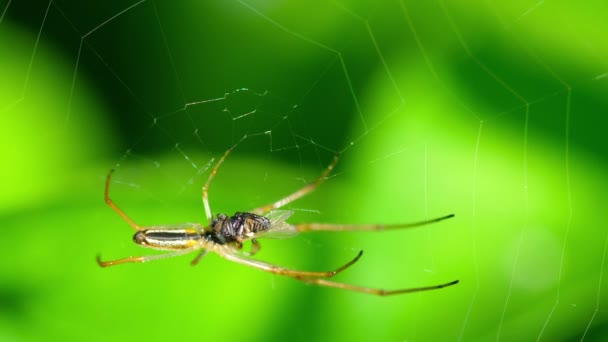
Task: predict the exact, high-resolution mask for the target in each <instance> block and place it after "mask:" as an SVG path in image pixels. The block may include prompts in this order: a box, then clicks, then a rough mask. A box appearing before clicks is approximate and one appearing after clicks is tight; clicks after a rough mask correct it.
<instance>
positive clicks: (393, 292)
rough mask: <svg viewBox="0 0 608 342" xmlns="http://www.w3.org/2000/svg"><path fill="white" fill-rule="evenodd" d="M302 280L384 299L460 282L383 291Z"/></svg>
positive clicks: (329, 282) (319, 279) (314, 279)
mask: <svg viewBox="0 0 608 342" xmlns="http://www.w3.org/2000/svg"><path fill="white" fill-rule="evenodd" d="M300 280H301V281H303V282H305V283H307V284H313V285H319V286H326V287H333V288H337V289H344V290H349V291H355V292H362V293H368V294H373V295H376V296H382V297H384V296H391V295H396V294H403V293H413V292H422V291H430V290H439V289H442V288H444V287H448V286H452V285H456V284H458V280H454V281H451V282H449V283H445V284H440V285H432V286H423V287H412V288H409V289H399V290H382V289H374V288H369V287H362V286H356V285H350V284H344V283H338V282H335V281H330V280H327V279H322V278H310V279H300Z"/></svg>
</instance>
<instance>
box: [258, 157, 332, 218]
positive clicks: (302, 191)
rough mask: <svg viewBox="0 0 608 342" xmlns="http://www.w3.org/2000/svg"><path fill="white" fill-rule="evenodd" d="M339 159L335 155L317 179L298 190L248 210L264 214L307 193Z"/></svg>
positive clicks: (317, 184) (327, 173)
mask: <svg viewBox="0 0 608 342" xmlns="http://www.w3.org/2000/svg"><path fill="white" fill-rule="evenodd" d="M339 159H340V156H339V155H335V156H334V159H333V160H332V162H331V163H330V164H329V165H328V166H327V168H325V170H324V171H323V172H322V173H321V175H320V176H319V177H318V178H317V179H315V180H314V181H313V182H312V183H309V184H307V185H306V186H304V187H303V188H301V189H299V190H298V191H296V192H294V193H292V194H290V195H288V196H286V197H284V198H282V199H280V200H278V201H276V202H274V203H270V204H266V205H264V206H261V207H259V208H255V209H253V210H251V211H250V212H251V213H254V214H257V215H264V214H265V213H267V212H269V211H271V210H274V209H278V208H281V207H282V206H284V205H286V204H288V203H291V202H293V201H295V200H297V199H299V198H301V197H302V196H304V195H307V194H308V193H310V192H311V191H313V190H314V189H315V188H316V187H317V186H319V184H321V183H322V182H323V181H324V180H325V179H326V178H327V176H328V175H329V173H330V172H331V170H333V168H334V167H335V166H336V164H337V163H338V160H339Z"/></svg>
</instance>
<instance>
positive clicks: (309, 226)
mask: <svg viewBox="0 0 608 342" xmlns="http://www.w3.org/2000/svg"><path fill="white" fill-rule="evenodd" d="M452 217H454V214H450V215H446V216H442V217H437V218H434V219H430V220H425V221H419V222H413V223H396V224H330V223H300V224H295V225H293V226H294V227H295V229H296V230H297V231H298V232H310V231H366V230H367V231H369V230H392V229H404V228H415V227H420V226H424V225H427V224H431V223H435V222H439V221H443V220H447V219H449V218H452Z"/></svg>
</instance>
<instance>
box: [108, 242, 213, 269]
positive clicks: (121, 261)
mask: <svg viewBox="0 0 608 342" xmlns="http://www.w3.org/2000/svg"><path fill="white" fill-rule="evenodd" d="M198 248H201V247H200V246H198V245H196V246H193V247H189V248H185V249H180V250H177V251H175V252H171V253H165V254H154V255H145V256H138V257H134V256H130V257H128V258H123V259H118V260H110V261H101V256H99V255H98V256H97V263H98V264H99V266H101V267H108V266H115V265H120V264H125V263H128V262H147V261H152V260H159V259H165V258H171V257H174V256H178V255H184V254H187V253H190V252H192V251H194V250H196V249H198ZM197 259H199V257H197Z"/></svg>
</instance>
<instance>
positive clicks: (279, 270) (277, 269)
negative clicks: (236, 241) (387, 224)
mask: <svg viewBox="0 0 608 342" xmlns="http://www.w3.org/2000/svg"><path fill="white" fill-rule="evenodd" d="M216 252H217V253H218V254H219V255H220V256H221V257H222V258H224V259H226V260H230V261H234V262H236V263H239V264H242V265H247V266H251V267H254V268H257V269H259V270H262V271H265V272H270V273H274V274H280V275H286V276H289V277H292V278H296V279H304V278H311V277H323V278H329V277H333V276H335V275H336V274H338V273H340V272H342V271H344V270H345V269H347V268H349V267H350V266H352V265H353V264H354V263H356V262H357V261H358V260H359V258H361V255H362V254H363V251H360V252H359V254H357V256H356V257H355V258H354V259H353V260H351V261H349V262H347V263H346V264H344V265H342V266H340V267H339V268H337V269H336V270H334V271H328V272H311V271H298V270H292V269H289V268H284V267H281V266H277V265H273V264H269V263H265V262H263V261H259V260H253V259H249V258H247V257H244V256H241V255H238V254H236V253H233V252H231V251H229V250H225V249H220V250H216Z"/></svg>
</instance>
